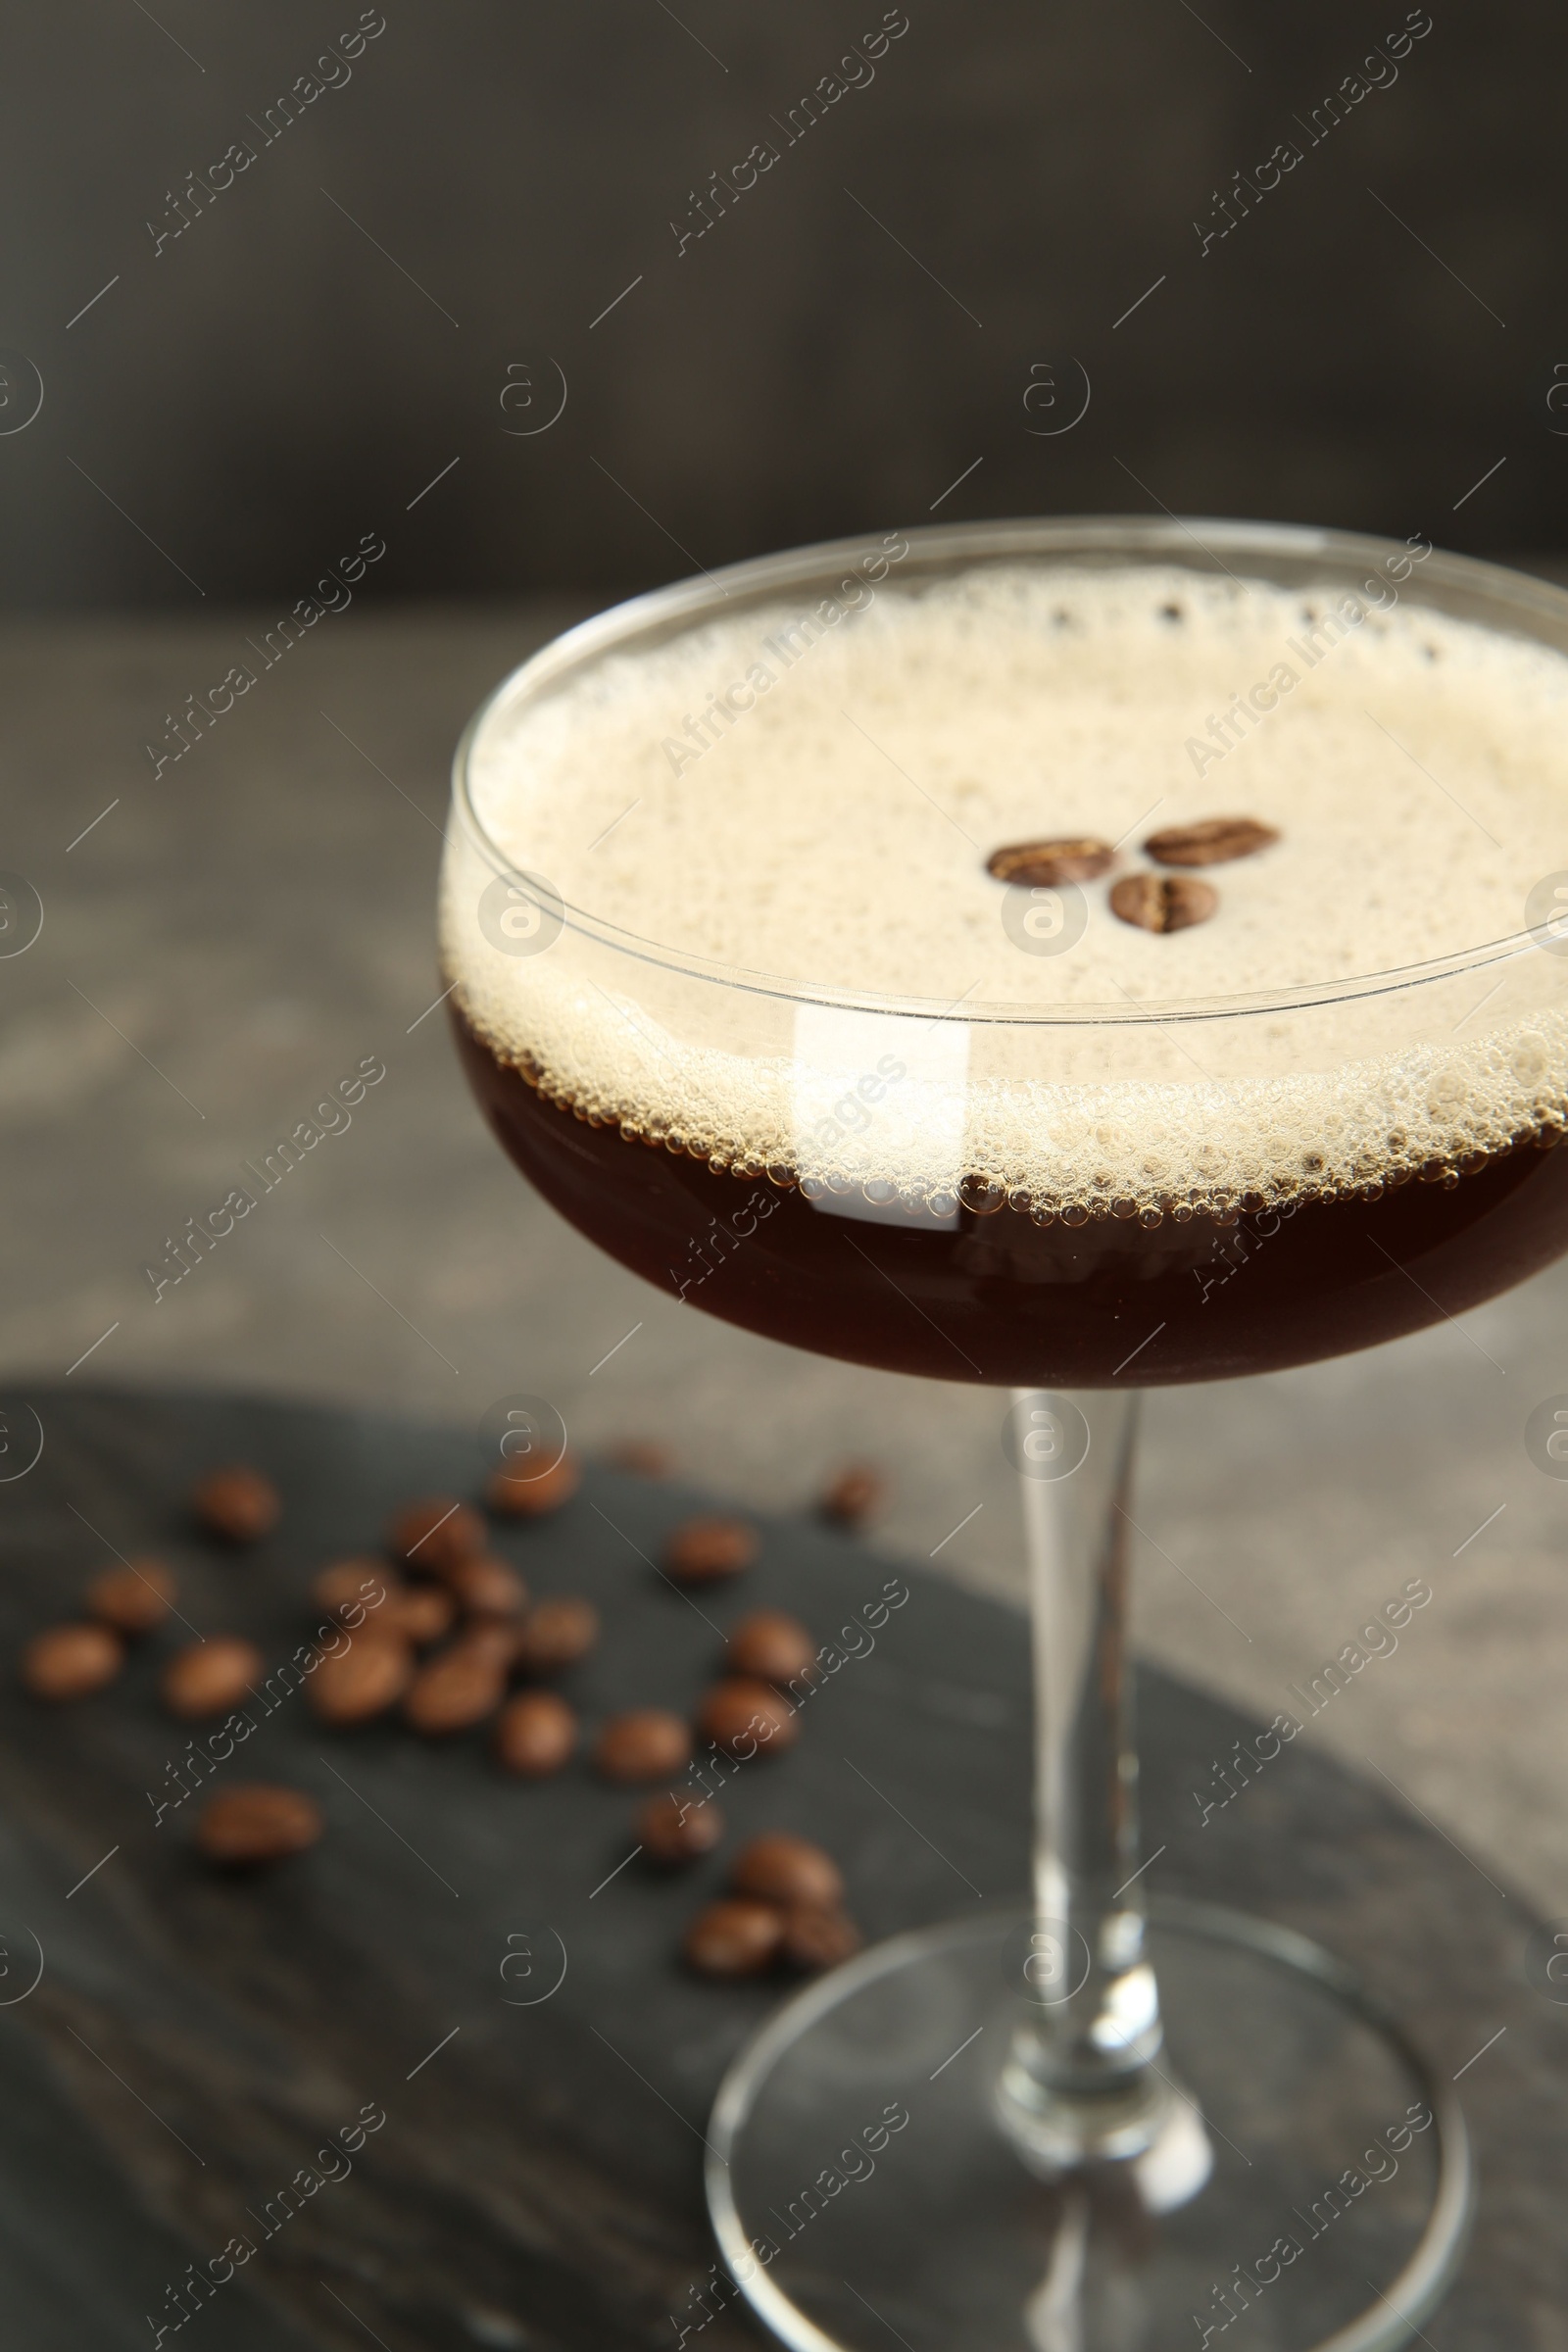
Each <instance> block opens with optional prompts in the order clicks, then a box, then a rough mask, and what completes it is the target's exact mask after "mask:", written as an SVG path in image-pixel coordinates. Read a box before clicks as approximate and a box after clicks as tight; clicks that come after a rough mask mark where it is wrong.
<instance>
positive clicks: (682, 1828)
mask: <svg viewBox="0 0 1568 2352" xmlns="http://www.w3.org/2000/svg"><path fill="white" fill-rule="evenodd" d="M632 1835H633V1836H634V1837H635V1838H636V1839H637V1841H638V1843H639V1844H640V1845H641V1847H642V1849H643V1852H644V1853H645V1854H647V1856H648V1857H649V1859H650V1861H654V1862H695V1861H696V1859H697V1857H698V1855H699V1854H709V1853H711V1852H712V1850H713V1848H714V1846H715V1845H716V1844H717V1843H718V1841H719V1839H720V1838H722V1837H723V1835H724V1819H723V1815H722V1814H721V1813H720V1812H719V1809H718V1807H717V1806H716V1805H715V1804H714V1803H713V1802H712V1800H711V1798H703V1797H697V1796H676V1795H674V1794H673V1793H671V1794H669V1795H667V1796H651V1797H650V1798H649V1799H648V1802H647V1804H646V1805H644V1806H643V1808H642V1810H641V1811H640V1812H639V1814H638V1816H637V1819H636V1822H635V1824H634V1825H633V1831H632Z"/></svg>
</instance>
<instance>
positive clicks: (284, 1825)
mask: <svg viewBox="0 0 1568 2352" xmlns="http://www.w3.org/2000/svg"><path fill="white" fill-rule="evenodd" d="M323 1826H324V1824H323V1823H322V1820H321V1808H320V1806H319V1804H318V1803H317V1802H316V1799H315V1798H314V1797H311V1796H307V1795H306V1793H305V1791H304V1789H277V1788H270V1787H268V1786H267V1785H266V1784H265V1783H263V1782H260V1781H257V1782H246V1783H244V1784H242V1785H241V1786H240V1787H239V1788H237V1789H223V1791H222V1792H221V1795H218V1796H215V1797H211V1798H210V1799H209V1800H208V1802H207V1803H206V1804H205V1805H204V1806H203V1807H202V1811H201V1814H200V1817H199V1818H198V1820H197V1823H196V1845H197V1849H198V1851H199V1852H201V1853H203V1854H205V1855H206V1856H207V1859H208V1861H209V1862H221V1863H224V1864H226V1865H227V1866H228V1867H230V1868H242V1867H244V1866H246V1865H248V1864H253V1863H258V1862H282V1861H285V1860H286V1859H287V1857H288V1856H289V1855H290V1854H300V1853H303V1852H304V1851H305V1848H306V1847H307V1846H308V1845H314V1844H315V1843H316V1841H317V1839H318V1838H319V1837H320V1835H321V1831H322V1828H323Z"/></svg>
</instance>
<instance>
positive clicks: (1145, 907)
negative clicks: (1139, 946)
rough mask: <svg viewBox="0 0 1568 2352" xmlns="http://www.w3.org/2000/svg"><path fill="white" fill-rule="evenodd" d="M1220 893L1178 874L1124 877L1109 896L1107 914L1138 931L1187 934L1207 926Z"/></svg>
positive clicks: (1131, 875) (1205, 884) (1203, 883)
mask: <svg viewBox="0 0 1568 2352" xmlns="http://www.w3.org/2000/svg"><path fill="white" fill-rule="evenodd" d="M1218 905H1219V893H1218V891H1217V890H1211V889H1210V888H1209V885H1208V884H1207V883H1206V882H1189V881H1187V880H1186V879H1185V877H1184V876H1182V875H1179V874H1123V876H1122V878H1121V880H1120V881H1119V882H1118V883H1116V884H1115V885H1114V887H1113V888H1112V890H1111V894H1110V911H1111V913H1112V914H1114V915H1118V916H1119V917H1120V919H1121V920H1122V921H1123V922H1124V923H1136V924H1137V926H1138V928H1139V929H1140V930H1141V931H1186V930H1189V929H1190V928H1191V927H1192V925H1193V924H1194V923H1206V922H1207V920H1208V918H1209V916H1210V915H1211V914H1212V913H1213V911H1214V909H1215V907H1217V906H1218Z"/></svg>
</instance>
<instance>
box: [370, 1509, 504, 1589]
mask: <svg viewBox="0 0 1568 2352" xmlns="http://www.w3.org/2000/svg"><path fill="white" fill-rule="evenodd" d="M387 1543H388V1544H389V1546H390V1548H391V1551H392V1556H393V1558H394V1559H399V1560H404V1561H406V1562H407V1563H408V1565H409V1566H410V1567H411V1568H417V1570H418V1571H419V1573H420V1575H421V1576H445V1575H446V1573H447V1571H448V1570H449V1569H451V1568H455V1567H457V1565H458V1563H459V1562H460V1561H461V1560H474V1559H477V1558H478V1556H479V1554H480V1553H481V1552H482V1551H483V1549H484V1546H485V1524H484V1521H483V1520H482V1519H481V1518H480V1516H479V1514H478V1512H477V1511H472V1510H470V1509H469V1508H468V1505H467V1504H466V1502H459V1501H458V1500H457V1498H456V1496H454V1495H425V1496H424V1498H423V1499H422V1500H421V1501H419V1502H411V1503H408V1504H406V1505H405V1507H404V1508H403V1509H402V1510H401V1511H399V1512H398V1514H397V1516H396V1517H395V1518H394V1520H393V1522H392V1525H391V1526H390V1528H389V1529H388V1530H387Z"/></svg>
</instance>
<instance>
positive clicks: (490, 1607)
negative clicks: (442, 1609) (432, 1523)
mask: <svg viewBox="0 0 1568 2352" xmlns="http://www.w3.org/2000/svg"><path fill="white" fill-rule="evenodd" d="M446 1581H447V1583H448V1585H449V1586H450V1587H451V1589H452V1591H453V1593H455V1594H456V1596H457V1602H458V1606H459V1608H460V1609H462V1610H463V1611H464V1612H465V1614H466V1616H469V1617H520V1616H521V1614H522V1612H523V1610H524V1609H525V1608H526V1607H527V1605H528V1588H527V1586H526V1585H525V1584H524V1583H523V1581H522V1579H521V1577H520V1576H519V1575H518V1574H517V1572H516V1570H515V1568H509V1567H508V1566H507V1563H506V1561H505V1560H494V1559H478V1560H459V1561H458V1563H457V1565H456V1566H455V1567H453V1568H449V1569H448V1570H447V1576H446Z"/></svg>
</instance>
